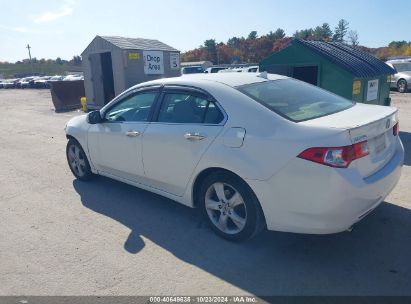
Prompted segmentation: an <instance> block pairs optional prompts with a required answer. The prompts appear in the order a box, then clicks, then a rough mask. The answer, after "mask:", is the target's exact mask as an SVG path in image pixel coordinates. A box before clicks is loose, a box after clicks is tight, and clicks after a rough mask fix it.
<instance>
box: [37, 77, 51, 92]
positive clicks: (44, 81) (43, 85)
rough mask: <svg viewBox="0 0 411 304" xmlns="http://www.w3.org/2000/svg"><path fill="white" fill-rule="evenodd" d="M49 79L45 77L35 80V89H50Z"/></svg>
mask: <svg viewBox="0 0 411 304" xmlns="http://www.w3.org/2000/svg"><path fill="white" fill-rule="evenodd" d="M49 79H50V76H43V77H38V78H36V79H35V80H34V83H33V87H34V88H36V89H47V88H49V87H50V86H49V82H48V81H49Z"/></svg>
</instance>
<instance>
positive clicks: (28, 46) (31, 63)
mask: <svg viewBox="0 0 411 304" xmlns="http://www.w3.org/2000/svg"><path fill="white" fill-rule="evenodd" d="M26 49H28V50H29V58H30V67H31V74H32V75H33V74H34V71H33V62H32V61H31V52H30V49H31V46H30V44H27V46H26Z"/></svg>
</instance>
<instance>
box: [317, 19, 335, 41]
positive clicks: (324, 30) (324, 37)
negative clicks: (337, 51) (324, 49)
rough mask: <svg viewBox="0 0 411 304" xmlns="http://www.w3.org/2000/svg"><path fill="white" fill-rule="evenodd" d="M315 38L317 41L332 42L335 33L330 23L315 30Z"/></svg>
mask: <svg viewBox="0 0 411 304" xmlns="http://www.w3.org/2000/svg"><path fill="white" fill-rule="evenodd" d="M313 36H314V39H315V40H321V41H330V40H331V38H332V36H333V31H332V30H331V28H330V25H329V24H328V23H323V24H322V25H321V26H317V27H316V28H315V29H314V32H313Z"/></svg>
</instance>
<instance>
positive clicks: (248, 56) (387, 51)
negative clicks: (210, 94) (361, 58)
mask: <svg viewBox="0 0 411 304" xmlns="http://www.w3.org/2000/svg"><path fill="white" fill-rule="evenodd" d="M293 38H299V39H305V40H316V41H327V42H330V41H334V42H343V43H346V44H349V45H351V46H353V47H357V48H360V49H362V50H364V51H367V52H370V53H372V54H373V55H375V56H377V57H379V58H381V59H386V58H387V57H390V56H411V43H410V42H406V41H393V42H391V43H390V44H389V46H388V47H382V48H368V47H365V46H360V44H359V34H358V32H357V31H356V30H353V29H350V26H349V22H348V21H347V20H345V19H341V20H340V21H339V22H338V24H337V25H336V26H335V27H334V28H332V27H331V25H330V24H328V23H322V24H320V25H318V26H316V27H313V28H307V29H301V30H297V31H296V32H295V33H293V34H292V35H291V36H287V35H286V33H285V31H284V30H283V29H282V28H278V29H277V30H275V31H274V32H272V31H270V32H269V33H268V34H266V35H262V36H260V37H259V36H258V33H257V32H256V31H252V32H250V34H249V35H248V36H247V37H246V38H245V37H232V38H230V39H228V40H227V42H226V43H224V42H219V43H217V42H216V40H215V39H208V40H206V41H205V42H204V44H203V45H201V46H200V47H198V48H196V49H193V50H190V51H187V52H185V53H182V54H181V60H182V61H183V62H188V61H205V60H207V61H211V62H213V63H214V64H236V63H258V62H260V61H261V60H262V59H264V58H265V57H267V56H269V55H270V54H271V53H273V52H276V51H278V50H280V49H282V48H283V47H285V46H286V45H287V44H288V43H289V42H290V41H291V39H293Z"/></svg>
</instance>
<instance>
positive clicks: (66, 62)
mask: <svg viewBox="0 0 411 304" xmlns="http://www.w3.org/2000/svg"><path fill="white" fill-rule="evenodd" d="M31 62H32V63H35V64H59V65H71V66H81V56H73V58H71V59H70V60H65V59H61V58H60V57H57V58H56V59H45V58H41V59H37V58H36V57H33V58H31ZM2 63H7V64H8V62H2ZM15 64H30V59H28V58H27V59H23V60H19V61H16V63H15Z"/></svg>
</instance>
